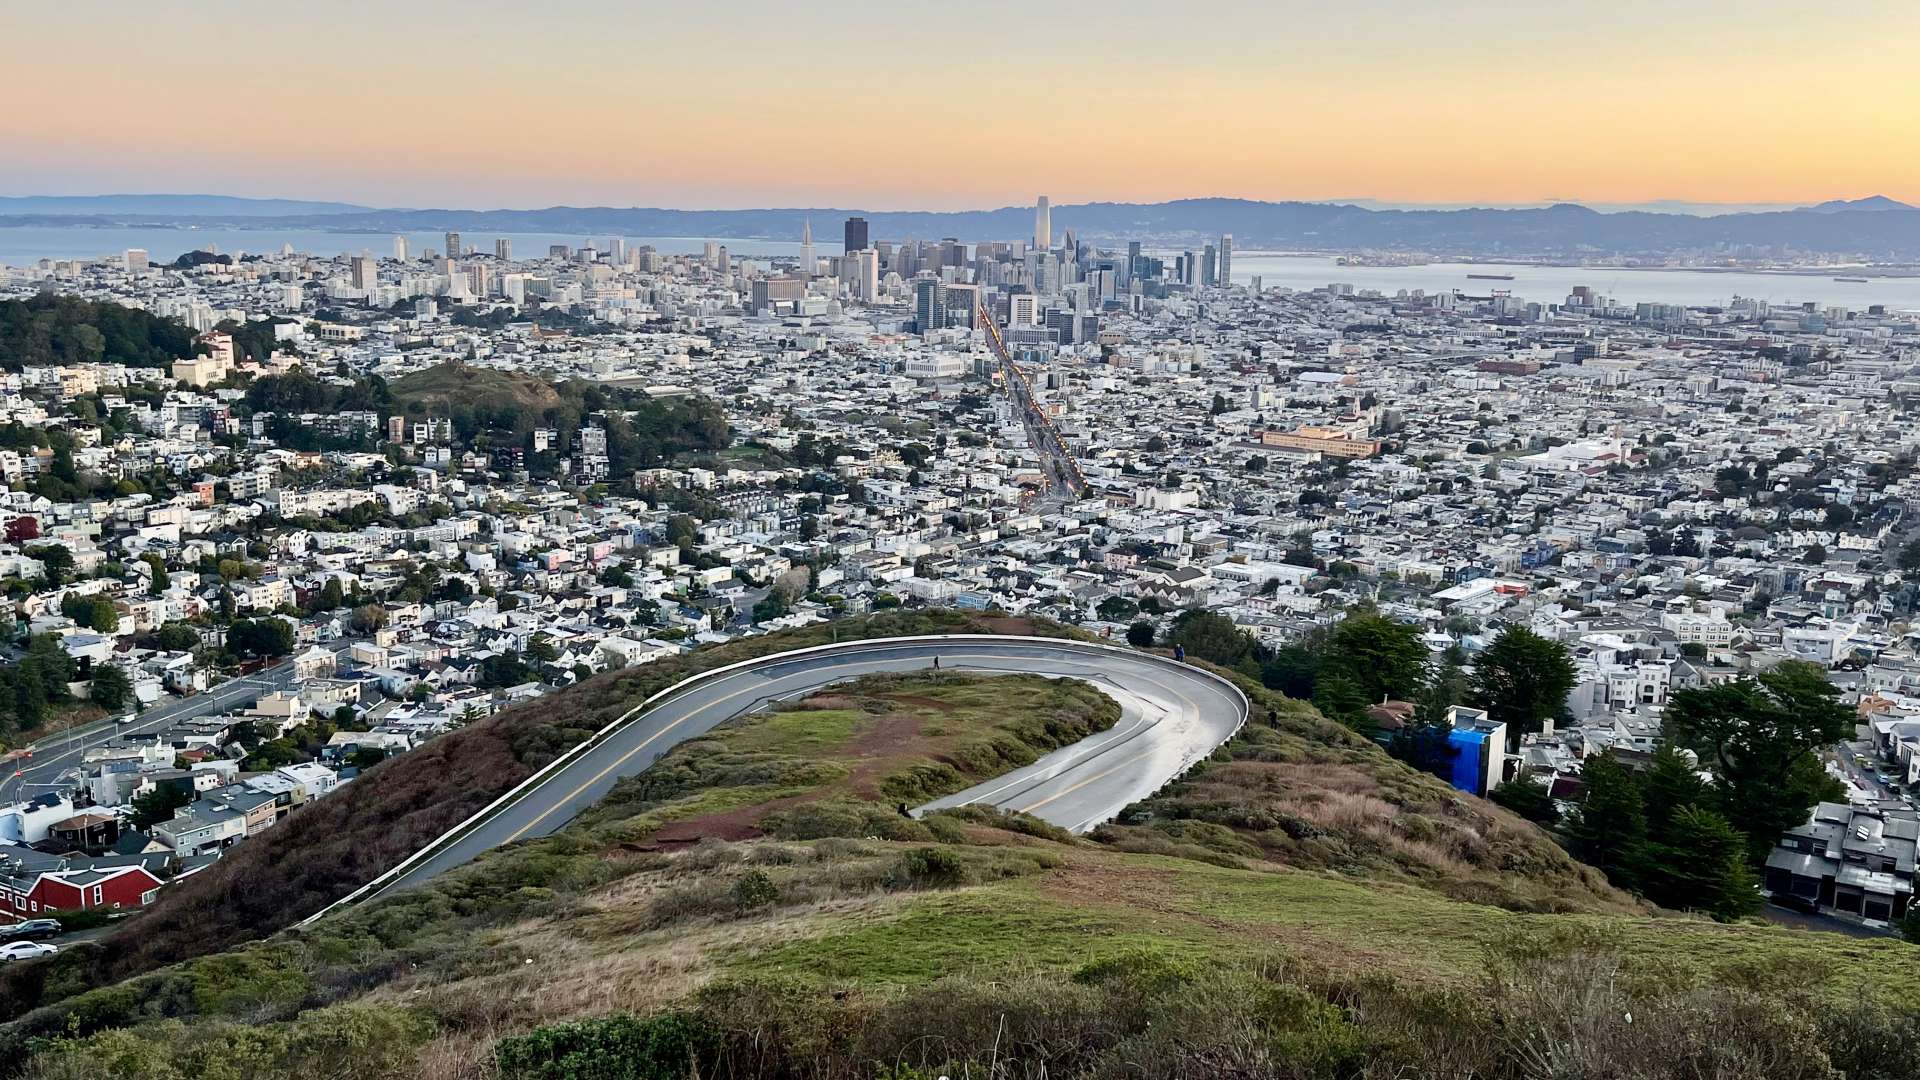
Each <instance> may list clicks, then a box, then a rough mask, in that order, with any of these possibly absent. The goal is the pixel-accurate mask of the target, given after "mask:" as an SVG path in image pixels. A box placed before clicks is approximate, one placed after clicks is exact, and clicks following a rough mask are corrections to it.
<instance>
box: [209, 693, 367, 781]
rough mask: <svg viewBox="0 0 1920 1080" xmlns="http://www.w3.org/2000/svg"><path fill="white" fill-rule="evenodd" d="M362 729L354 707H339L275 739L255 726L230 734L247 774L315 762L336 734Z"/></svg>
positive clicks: (246, 726)
mask: <svg viewBox="0 0 1920 1080" xmlns="http://www.w3.org/2000/svg"><path fill="white" fill-rule="evenodd" d="M365 730H367V725H366V722H365V721H362V720H360V719H358V718H357V717H356V716H355V715H354V711H353V707H352V706H350V705H342V706H340V707H339V708H338V709H335V710H334V712H333V715H332V717H330V718H328V719H324V720H323V719H320V718H318V717H314V718H310V719H308V720H307V722H306V723H304V724H301V725H299V726H298V727H295V728H294V729H293V730H292V731H289V732H287V733H286V734H285V735H281V736H279V737H277V738H272V739H269V738H267V736H268V735H269V734H271V730H270V729H263V728H262V727H261V726H260V725H259V724H258V723H249V724H242V725H240V726H239V727H237V728H235V730H234V733H233V735H234V741H235V742H237V743H239V744H240V749H241V750H242V751H243V752H244V753H245V754H246V757H245V758H243V759H242V760H241V762H240V767H241V768H242V769H245V770H247V771H249V772H268V771H271V770H273V769H277V768H280V767H281V766H282V765H293V764H297V763H299V762H302V761H312V760H314V759H315V758H317V757H319V756H320V752H321V751H322V750H324V749H326V746H327V743H328V742H329V741H330V740H331V739H332V738H333V735H334V733H335V732H337V731H365Z"/></svg>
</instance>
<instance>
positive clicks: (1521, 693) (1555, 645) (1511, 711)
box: [1472, 625, 1574, 752]
mask: <svg viewBox="0 0 1920 1080" xmlns="http://www.w3.org/2000/svg"><path fill="white" fill-rule="evenodd" d="M1573 683H1574V669H1573V658H1572V657H1571V656H1569V655H1568V654H1567V647H1566V646H1565V645H1563V644H1561V643H1560V642H1558V641H1550V640H1548V639H1546V638H1543V637H1541V636H1540V635H1539V634H1536V633H1534V632H1533V631H1531V630H1529V629H1527V628H1526V627H1524V626H1519V625H1510V626H1508V627H1506V628H1505V629H1503V630H1501V631H1500V636H1498V637H1496V638H1494V639H1493V644H1491V645H1488V646H1487V648H1486V651H1484V652H1482V653H1481V654H1480V656H1479V658H1478V659H1477V660H1476V661H1475V662H1474V666H1473V681H1472V686H1473V700H1474V701H1475V702H1476V703H1477V704H1479V706H1480V707H1481V708H1483V709H1485V710H1487V716H1488V718H1489V719H1492V720H1494V721H1495V722H1497V723H1503V724H1506V725H1507V750H1508V751H1509V752H1512V751H1514V750H1515V749H1517V748H1518V747H1519V745H1520V736H1522V735H1527V734H1532V733H1533V732H1536V731H1539V730H1540V728H1541V725H1542V722H1543V721H1545V720H1547V719H1549V718H1551V717H1553V716H1556V715H1558V714H1559V712H1560V710H1561V709H1563V708H1564V707H1565V706H1566V703H1567V694H1568V693H1569V692H1570V691H1572V690H1573Z"/></svg>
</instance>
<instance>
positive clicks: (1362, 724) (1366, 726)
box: [1313, 671, 1374, 733]
mask: <svg viewBox="0 0 1920 1080" xmlns="http://www.w3.org/2000/svg"><path fill="white" fill-rule="evenodd" d="M1372 704H1373V699H1372V698H1370V697H1368V696H1367V692H1366V691H1365V690H1364V689H1362V688H1361V686H1360V684H1359V683H1356V682H1354V681H1353V679H1352V678H1351V677H1350V676H1348V675H1347V673H1346V672H1344V671H1333V672H1323V673H1322V674H1321V676H1320V679H1319V680H1318V681H1317V682H1316V683H1315V685H1314V688H1313V706H1314V708H1316V709H1319V710H1320V714H1321V715H1322V716H1325V717H1326V718H1327V719H1329V720H1335V721H1338V722H1339V723H1342V724H1345V725H1346V726H1348V727H1350V728H1352V729H1353V730H1355V731H1358V732H1362V733H1371V732H1372V731H1373V729H1374V723H1373V721H1372V720H1371V719H1370V718H1369V717H1368V716H1367V706H1369V705H1372Z"/></svg>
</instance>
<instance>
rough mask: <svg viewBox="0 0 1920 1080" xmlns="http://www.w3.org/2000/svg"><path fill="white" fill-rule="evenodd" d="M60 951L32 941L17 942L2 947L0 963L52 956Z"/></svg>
mask: <svg viewBox="0 0 1920 1080" xmlns="http://www.w3.org/2000/svg"><path fill="white" fill-rule="evenodd" d="M59 951H60V950H59V949H57V948H55V947H54V946H52V945H41V944H38V943H36V942H32V941H16V942H14V943H13V944H11V945H0V962H12V961H14V960H31V959H33V958H34V957H36V956H52V955H53V954H54V953H57V952H59Z"/></svg>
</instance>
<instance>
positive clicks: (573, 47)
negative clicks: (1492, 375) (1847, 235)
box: [0, 0, 1920, 209]
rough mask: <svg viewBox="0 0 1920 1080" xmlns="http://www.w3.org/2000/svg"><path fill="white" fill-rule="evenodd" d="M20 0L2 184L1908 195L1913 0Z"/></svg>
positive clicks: (1915, 115)
mask: <svg viewBox="0 0 1920 1080" xmlns="http://www.w3.org/2000/svg"><path fill="white" fill-rule="evenodd" d="M388 7H389V5H386V4H376V3H366V2H362V3H355V2H343V3H334V4H313V3H304V4H298V5H295V4H290V3H281V2H277V0H258V2H245V3H243V2H229V0H203V2H196V3H178V2H165V0H161V2H152V0H149V2H133V0H125V2H115V0H75V2H69V3H63V4H31V5H28V4H16V5H14V6H13V7H12V9H11V10H10V12H9V13H8V15H7V17H6V19H5V23H6V33H4V34H0V70H4V71H5V72H6V73H7V81H8V84H9V86H10V88H11V89H12V91H13V93H14V96H15V100H16V101H17V102H20V103H21V104H19V105H18V106H17V107H15V108H12V109H8V110H6V111H4V112H0V194H11V195H19V194H90V193H105V192H214V193H222V194H236V195H260V196H288V197H303V198H327V199H342V200H348V201H354V202H362V203H371V204H378V205H408V206H461V207H484V206H544V205H550V204H556V203H571V204H608V205H622V206H625V205H660V206H685V207H729V206H765V205H786V206H794V205H823V206H860V207H869V208H874V209H886V208H925V209H951V208H962V207H981V206H999V205H1012V204H1025V203H1028V202H1031V201H1032V197H1033V195H1034V193H1035V192H1047V193H1049V194H1051V195H1052V196H1053V198H1054V200H1055V201H1056V202H1059V203H1067V202H1080V201H1088V200H1104V199H1112V200H1143V201H1144V200H1154V199H1163V198H1177V197H1184V196H1200V195H1230V196H1243V197H1248V198H1265V199H1287V198H1306V199H1322V198H1336V197H1353V198H1377V199H1386V200H1398V201H1418V202H1458V201H1468V200H1478V201H1484V202H1522V201H1531V200H1538V199H1544V198H1573V199H1585V200H1592V201H1608V202H1630V201H1641V200H1649V199H1658V198H1679V199H1692V200H1698V201H1710V202H1808V201H1816V200H1820V199H1827V198H1836V197H1857V196H1861V195H1866V194H1871V193H1881V194H1886V195H1890V196H1893V197H1894V198H1899V199H1904V200H1908V201H1920V76H1917V75H1916V73H1915V72H1916V67H1915V62H1914V59H1913V54H1914V50H1915V47H1916V46H1917V45H1920V3H1916V2H1913V0H1906V2H1903V3H1882V2H1878V0H1862V2H1854V3H1839V4H1806V3H1783V2H1774V0H1748V2H1745V3H1724V2H1720V0H1667V2H1664V3H1645V2H1640V0H1618V2H1609V0H1588V2H1585V3H1559V2H1535V3H1517V2H1500V0H1456V2H1452V3H1445V2H1433V3H1411V2H1407V3H1388V2H1383V0H1345V2H1342V3H1338V4H1328V3H1324V2H1316V3H1293V2H1270V3H1264V4H1255V3H1238V2H1215V3H1161V4H1140V3H1133V2H1130V0H1109V2H1107V3H1104V4H1094V3H1078V2H1072V3H1043V2H1035V3H1030V4H1012V3H1002V2H998V0H985V2H980V3H965V4H925V3H908V2H896V3H891V4H878V3H864V2H861V3H831V2H820V3H814V4H805V5H802V4H789V3H776V2H763V0H745V2H734V3H728V4H699V5H692V4H688V5H667V4H647V3H630V4H588V3H576V2H571V0H548V2H545V3H538V4H525V3H511V4H509V3H497V2H493V0H472V2H467V3H460V4H453V3H438V2H434V3H410V4H393V5H391V7H393V8H396V9H400V8H404V10H387V9H388Z"/></svg>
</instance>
